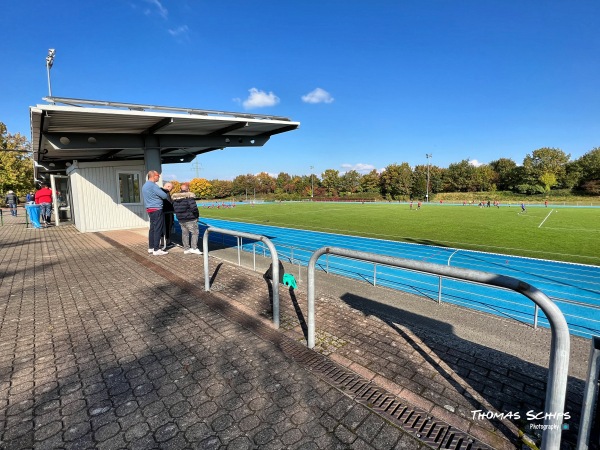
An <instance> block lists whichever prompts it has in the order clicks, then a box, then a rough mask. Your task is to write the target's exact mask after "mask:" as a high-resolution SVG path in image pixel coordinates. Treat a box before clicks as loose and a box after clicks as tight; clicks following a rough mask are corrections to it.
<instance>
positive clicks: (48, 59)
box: [46, 48, 56, 97]
mask: <svg viewBox="0 0 600 450" xmlns="http://www.w3.org/2000/svg"><path fill="white" fill-rule="evenodd" d="M55 55H56V50H54V49H53V48H51V49H49V50H48V56H46V72H47V73H48V94H49V96H50V97H52V84H51V83H50V69H51V68H52V64H54V56H55Z"/></svg>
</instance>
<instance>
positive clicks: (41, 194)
mask: <svg viewBox="0 0 600 450" xmlns="http://www.w3.org/2000/svg"><path fill="white" fill-rule="evenodd" d="M35 203H36V205H40V206H41V210H40V216H41V219H42V222H44V224H45V225H48V223H49V222H50V216H51V215H52V189H50V187H49V186H48V185H47V184H44V185H42V187H41V188H40V189H38V191H37V192H36V193H35Z"/></svg>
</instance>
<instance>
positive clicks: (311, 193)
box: [310, 166, 315, 201]
mask: <svg viewBox="0 0 600 450" xmlns="http://www.w3.org/2000/svg"><path fill="white" fill-rule="evenodd" d="M314 168H315V166H310V199H311V201H312V199H313V198H314V196H315V183H314V180H315V178H314V176H313V173H312V172H313V169H314Z"/></svg>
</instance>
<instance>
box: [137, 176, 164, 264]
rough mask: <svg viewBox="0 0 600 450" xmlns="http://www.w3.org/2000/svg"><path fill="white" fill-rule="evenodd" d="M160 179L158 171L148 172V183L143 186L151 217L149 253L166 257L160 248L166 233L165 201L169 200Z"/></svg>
mask: <svg viewBox="0 0 600 450" xmlns="http://www.w3.org/2000/svg"><path fill="white" fill-rule="evenodd" d="M159 179H160V174H159V173H158V172H157V171H156V170H151V171H149V172H148V181H146V182H145V183H144V186H142V197H143V198H144V204H145V205H146V212H147V213H148V217H150V230H149V231H148V253H152V254H153V255H166V254H167V253H168V252H165V251H164V250H162V249H161V248H160V238H161V236H162V235H163V234H164V232H165V215H164V213H163V200H166V199H168V195H167V193H166V192H165V191H163V190H162V189H161V188H160V187H158V185H157V184H156V182H157V181H158V180H159Z"/></svg>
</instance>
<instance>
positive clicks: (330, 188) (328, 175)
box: [321, 169, 340, 196]
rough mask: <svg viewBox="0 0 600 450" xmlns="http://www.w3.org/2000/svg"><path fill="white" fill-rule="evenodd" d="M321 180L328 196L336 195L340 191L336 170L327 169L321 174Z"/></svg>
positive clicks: (338, 174) (338, 175) (338, 173)
mask: <svg viewBox="0 0 600 450" xmlns="http://www.w3.org/2000/svg"><path fill="white" fill-rule="evenodd" d="M321 180H322V181H321V184H322V185H323V187H324V188H325V189H326V191H327V194H328V195H332V196H336V195H338V192H339V190H340V172H339V171H338V170H333V169H327V170H326V171H325V172H323V173H322V174H321Z"/></svg>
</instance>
